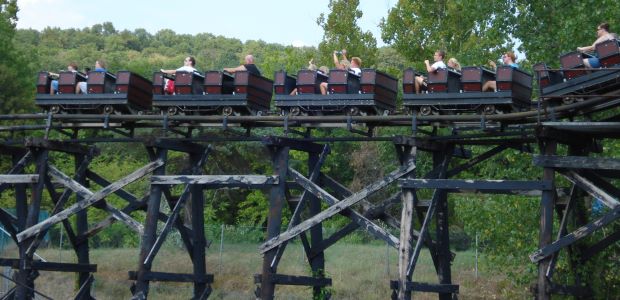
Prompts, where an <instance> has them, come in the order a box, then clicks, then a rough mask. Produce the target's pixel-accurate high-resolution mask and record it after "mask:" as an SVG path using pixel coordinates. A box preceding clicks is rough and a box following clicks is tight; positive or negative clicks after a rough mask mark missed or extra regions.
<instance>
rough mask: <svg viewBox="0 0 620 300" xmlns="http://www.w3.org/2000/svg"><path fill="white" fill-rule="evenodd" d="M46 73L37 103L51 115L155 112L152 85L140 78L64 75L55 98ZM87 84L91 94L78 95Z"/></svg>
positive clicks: (123, 73) (42, 75)
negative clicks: (79, 90) (152, 108)
mask: <svg viewBox="0 0 620 300" xmlns="http://www.w3.org/2000/svg"><path fill="white" fill-rule="evenodd" d="M45 73H46V72H41V73H39V79H38V81H37V96H36V98H35V103H36V105H38V106H39V107H42V108H43V109H45V110H46V111H49V112H51V113H104V114H110V113H116V114H139V113H143V112H145V111H150V110H151V101H152V100H151V99H152V91H151V90H152V86H151V82H150V81H149V80H147V79H145V78H144V77H142V76H140V75H138V74H135V73H132V72H129V71H120V72H118V73H117V75H116V76H115V75H113V74H111V73H108V72H98V71H91V72H89V73H88V76H85V75H84V74H81V73H79V72H61V73H60V74H59V78H58V92H57V93H56V94H53V95H51V94H50V87H49V84H48V80H47V79H45ZM83 81H87V84H86V86H87V93H85V94H84V93H77V94H76V90H77V89H78V88H77V86H78V84H79V83H80V82H83Z"/></svg>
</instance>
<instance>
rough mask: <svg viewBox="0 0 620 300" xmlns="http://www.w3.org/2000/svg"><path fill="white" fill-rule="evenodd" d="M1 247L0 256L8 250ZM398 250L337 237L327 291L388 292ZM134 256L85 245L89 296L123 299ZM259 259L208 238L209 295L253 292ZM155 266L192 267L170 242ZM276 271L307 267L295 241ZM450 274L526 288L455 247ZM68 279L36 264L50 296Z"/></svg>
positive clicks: (171, 293)
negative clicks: (93, 267) (90, 270)
mask: <svg viewBox="0 0 620 300" xmlns="http://www.w3.org/2000/svg"><path fill="white" fill-rule="evenodd" d="M6 254H7V253H4V255H3V256H4V257H7V256H6ZM39 254H41V255H42V256H43V257H45V258H47V259H48V260H50V261H58V260H59V258H60V257H61V256H62V261H63V262H75V258H74V255H73V254H72V252H71V251H68V250H64V251H62V253H61V252H60V251H59V250H58V249H43V250H41V251H39ZM396 255H397V253H396V251H395V250H393V249H390V251H389V257H388V252H387V250H386V246H382V245H377V244H370V245H360V244H338V245H335V246H333V247H331V248H330V249H328V251H327V252H326V261H327V267H326V271H327V274H328V277H331V278H332V280H333V286H332V287H330V290H331V292H332V295H333V297H332V299H389V297H390V294H391V290H389V280H390V279H395V277H396V274H397V266H396V262H397V256H396ZM9 256H10V255H9ZM137 260H138V249H94V250H91V263H95V264H97V265H98V270H97V272H96V273H95V285H94V296H95V297H96V298H97V299H129V298H130V297H131V294H130V292H129V287H130V285H131V281H129V280H127V272H128V271H129V270H135V269H136V267H137ZM388 260H389V267H388V265H387V263H388ZM261 265H262V258H261V256H260V255H259V253H258V250H257V245H250V244H234V245H233V244H226V245H225V248H224V252H223V253H222V257H221V259H220V256H219V245H214V246H213V247H212V248H211V249H209V252H208V254H207V270H208V272H209V273H213V274H214V275H215V282H214V284H213V293H212V294H211V297H210V299H254V297H253V292H254V289H255V285H254V283H253V276H252V275H253V274H254V273H258V272H259V271H260V269H261ZM153 266H154V268H153V269H154V271H165V272H178V273H190V272H191V264H190V260H189V256H188V255H187V253H185V252H184V251H182V250H180V249H175V248H170V247H169V248H165V249H162V251H161V252H160V254H159V255H158V256H157V258H156V260H155V262H154V265H153ZM388 272H389V274H388ZM278 273H281V274H291V275H308V274H309V267H308V265H307V264H306V263H304V260H303V253H302V250H301V246H300V245H299V244H292V245H289V247H288V248H287V251H286V252H285V255H284V257H283V259H282V262H281V263H280V267H279V269H278ZM452 274H453V275H452V279H453V282H455V283H458V284H460V295H459V298H460V299H505V298H507V297H510V298H525V297H527V294H526V293H524V292H519V291H520V290H523V289H522V288H517V287H515V286H513V285H512V284H511V283H510V281H508V280H507V279H506V278H505V276H503V275H502V274H501V273H498V272H493V273H491V272H488V271H486V270H484V268H483V269H482V270H481V271H480V274H479V275H480V276H479V278H477V279H476V278H475V275H474V255H473V252H458V253H457V256H456V259H455V261H454V262H453V266H452ZM414 281H422V282H436V281H437V277H436V275H435V274H434V267H433V266H432V262H431V261H430V257H429V255H428V251H426V250H424V251H423V252H422V255H421V256H420V263H419V264H418V267H417V269H416V271H415V274H414ZM74 286H75V276H74V275H73V273H52V272H41V277H40V278H39V279H37V280H36V288H37V290H38V291H40V292H42V293H44V294H45V295H48V296H50V297H52V298H54V299H71V298H72V297H73V296H74V294H75V292H74V291H73V288H74ZM515 291H518V292H515ZM311 295H312V291H311V289H310V288H306V287H299V286H278V287H277V290H276V296H277V298H278V299H309V298H311ZM149 296H150V298H152V299H189V298H191V297H192V286H191V285H190V284H173V283H157V282H155V283H151V288H150V291H149ZM415 299H437V296H436V295H433V294H416V295H415Z"/></svg>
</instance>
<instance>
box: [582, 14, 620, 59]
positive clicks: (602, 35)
mask: <svg viewBox="0 0 620 300" xmlns="http://www.w3.org/2000/svg"><path fill="white" fill-rule="evenodd" d="M613 39H618V35H617V34H615V33H611V32H609V24H607V23H601V24H599V25H598V26H597V27H596V41H594V43H592V45H590V46H585V47H577V51H579V52H583V53H585V52H594V50H596V44H599V43H602V42H604V41H608V40H613ZM583 64H584V65H585V66H586V68H600V67H601V62H600V61H599V59H598V57H590V58H584V59H583Z"/></svg>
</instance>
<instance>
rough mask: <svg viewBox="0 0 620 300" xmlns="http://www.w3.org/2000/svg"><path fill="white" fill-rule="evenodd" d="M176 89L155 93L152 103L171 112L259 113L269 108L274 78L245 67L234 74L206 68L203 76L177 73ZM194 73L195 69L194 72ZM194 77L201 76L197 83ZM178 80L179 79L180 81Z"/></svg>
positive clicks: (162, 110) (196, 113)
mask: <svg viewBox="0 0 620 300" xmlns="http://www.w3.org/2000/svg"><path fill="white" fill-rule="evenodd" d="M178 73H179V72H177V75H176V79H175V93H174V94H172V95H169V94H165V93H162V94H159V93H158V94H156V95H154V96H153V106H154V107H156V108H159V109H160V111H161V112H162V113H167V114H170V115H175V114H185V115H213V114H222V115H225V116H228V115H233V114H235V115H262V114H263V113H265V112H267V111H268V110H269V107H270V104H271V96H272V86H273V81H272V80H270V79H267V78H265V77H263V76H260V75H255V74H252V73H250V72H247V71H239V72H235V73H234V74H233V75H231V74H228V73H224V72H220V71H208V72H206V73H205V76H202V75H200V76H198V75H194V76H193V77H192V78H191V79H190V78H189V76H185V77H183V78H182V77H180V76H179V75H180V74H178ZM194 74H195V73H194ZM196 78H201V82H200V86H199V87H197V85H196ZM180 80H181V81H180Z"/></svg>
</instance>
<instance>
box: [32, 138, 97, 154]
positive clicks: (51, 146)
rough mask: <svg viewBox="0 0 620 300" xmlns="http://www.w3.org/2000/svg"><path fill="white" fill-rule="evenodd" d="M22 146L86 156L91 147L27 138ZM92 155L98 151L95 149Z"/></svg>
mask: <svg viewBox="0 0 620 300" xmlns="http://www.w3.org/2000/svg"><path fill="white" fill-rule="evenodd" d="M24 146H26V147H29V148H43V149H47V150H52V151H59V152H66V153H72V154H88V153H89V152H90V151H91V147H89V146H84V145H81V144H79V143H72V142H65V141H55V140H46V139H43V138H35V137H28V138H26V140H25V141H24ZM93 154H95V155H97V154H98V150H97V149H96V148H95V150H94V152H93Z"/></svg>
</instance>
